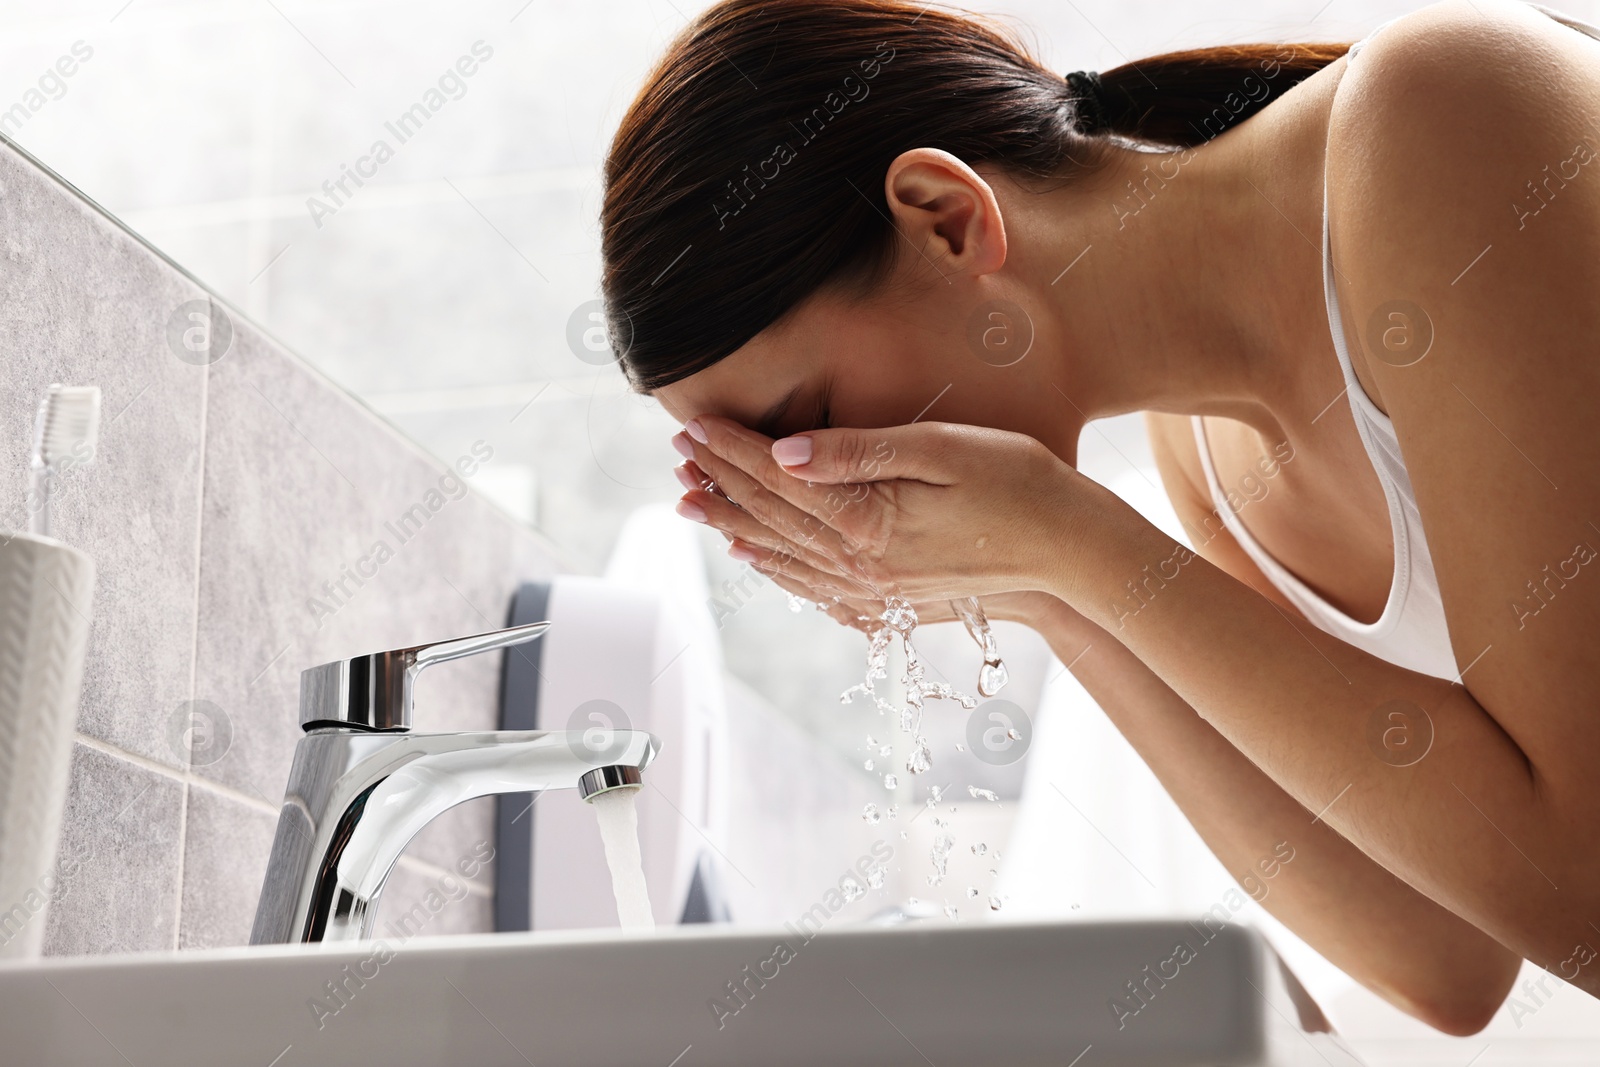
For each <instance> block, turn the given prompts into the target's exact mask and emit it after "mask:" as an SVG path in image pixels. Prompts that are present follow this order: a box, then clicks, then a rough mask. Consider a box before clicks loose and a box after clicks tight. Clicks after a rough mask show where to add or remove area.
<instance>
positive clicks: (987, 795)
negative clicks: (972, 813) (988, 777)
mask: <svg viewBox="0 0 1600 1067" xmlns="http://www.w3.org/2000/svg"><path fill="white" fill-rule="evenodd" d="M967 795H968V796H970V797H971V798H972V799H974V800H976V799H978V798H979V797H982V798H983V799H984V800H999V799H1000V798H999V797H997V796H995V795H994V791H993V790H990V789H979V788H978V787H977V786H975V785H969V786H967Z"/></svg>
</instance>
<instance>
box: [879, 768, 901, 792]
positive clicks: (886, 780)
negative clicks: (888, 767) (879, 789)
mask: <svg viewBox="0 0 1600 1067" xmlns="http://www.w3.org/2000/svg"><path fill="white" fill-rule="evenodd" d="M899 786H900V779H899V777H898V776H896V775H895V774H893V773H890V774H886V775H884V776H883V787H884V788H885V789H887V790H889V791H891V792H893V791H894V790H895V789H897V788H899Z"/></svg>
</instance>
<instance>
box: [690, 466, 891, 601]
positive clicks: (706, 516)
mask: <svg viewBox="0 0 1600 1067" xmlns="http://www.w3.org/2000/svg"><path fill="white" fill-rule="evenodd" d="M678 513H679V514H680V515H683V516H684V517H685V518H688V519H694V520H695V521H697V522H704V523H705V524H706V525H708V526H710V527H712V528H713V529H715V530H717V531H718V532H719V533H721V534H722V535H723V536H724V537H726V538H728V539H729V540H734V539H738V540H741V541H744V542H747V543H749V544H752V545H759V546H760V547H762V548H764V549H766V550H767V551H769V552H772V553H774V554H776V555H777V556H778V557H779V558H785V559H802V560H805V561H806V562H807V564H808V566H809V567H810V568H811V569H813V570H818V571H822V572H826V573H829V574H831V575H833V576H834V581H835V582H841V581H843V582H849V579H848V578H846V577H844V575H845V573H846V572H845V571H844V569H843V568H842V567H841V565H839V564H836V563H833V562H832V561H830V560H828V559H827V558H826V557H825V556H822V555H819V554H817V553H816V552H814V551H813V550H812V548H811V546H809V545H807V544H804V543H802V544H796V543H795V542H794V541H793V540H791V539H790V538H787V537H785V536H783V534H782V533H780V532H779V531H777V530H774V529H773V528H772V527H771V526H769V525H767V524H766V523H763V522H762V521H761V519H760V518H759V517H758V516H756V515H754V514H752V513H751V512H750V511H747V510H745V509H743V508H740V507H737V506H736V505H734V504H733V503H731V502H729V501H727V500H725V499H723V498H722V497H719V496H715V495H713V494H711V493H707V492H705V491H703V490H696V491H695V492H691V493H685V494H684V497H683V501H682V503H680V505H679V508H678ZM851 584H855V583H851ZM857 588H861V587H860V586H857Z"/></svg>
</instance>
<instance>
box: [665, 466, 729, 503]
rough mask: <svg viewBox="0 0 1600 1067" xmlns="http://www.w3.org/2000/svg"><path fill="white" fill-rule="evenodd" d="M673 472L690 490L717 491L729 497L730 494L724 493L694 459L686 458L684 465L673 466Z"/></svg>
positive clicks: (721, 495)
mask: <svg viewBox="0 0 1600 1067" xmlns="http://www.w3.org/2000/svg"><path fill="white" fill-rule="evenodd" d="M672 473H673V474H675V475H677V478H678V481H679V482H680V483H681V484H682V485H683V487H684V489H685V490H687V491H689V492H694V491H695V490H696V489H703V490H705V491H706V492H708V493H716V494H717V495H718V496H720V497H722V498H724V499H726V498H727V495H728V494H726V493H724V492H723V491H722V489H721V488H720V487H719V486H718V485H717V483H716V482H714V481H712V480H711V476H710V475H709V474H707V473H706V472H705V471H703V470H701V469H700V465H699V464H698V463H696V462H695V461H694V460H692V459H690V460H685V461H684V463H683V465H682V466H679V467H674V468H672Z"/></svg>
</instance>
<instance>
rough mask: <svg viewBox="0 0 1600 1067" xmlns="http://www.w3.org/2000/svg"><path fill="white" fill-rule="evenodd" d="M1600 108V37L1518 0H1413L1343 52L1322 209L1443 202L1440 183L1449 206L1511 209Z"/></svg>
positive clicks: (1588, 129) (1509, 213)
mask: <svg viewBox="0 0 1600 1067" xmlns="http://www.w3.org/2000/svg"><path fill="white" fill-rule="evenodd" d="M1597 115H1600V41H1596V40H1594V39H1592V38H1590V37H1588V36H1586V35H1585V34H1583V33H1581V32H1578V31H1577V30H1575V29H1573V28H1572V27H1570V26H1566V25H1563V24H1562V23H1561V22H1558V21H1557V20H1556V19H1554V18H1552V17H1550V16H1549V15H1546V14H1543V13H1541V12H1540V11H1538V10H1536V9H1534V8H1533V7H1531V6H1530V5H1529V4H1527V3H1523V2H1522V0H1443V2H1440V3H1434V4H1430V5H1428V6H1426V7H1423V8H1419V9H1418V10H1416V11H1413V12H1411V13H1410V14H1408V15H1404V16H1402V17H1400V18H1398V19H1396V20H1394V21H1393V22H1392V23H1390V24H1388V25H1386V26H1385V27H1384V28H1383V29H1382V30H1381V31H1379V32H1378V33H1376V34H1375V35H1374V36H1373V37H1372V39H1371V40H1370V41H1368V42H1367V43H1366V44H1365V45H1364V46H1363V47H1362V50H1361V51H1360V53H1359V54H1357V55H1356V56H1355V57H1354V58H1353V59H1351V60H1349V61H1348V63H1347V66H1346V69H1345V71H1344V74H1343V76H1342V78H1341V81H1340V84H1339V88H1338V92H1337V94H1336V95H1335V97H1334V103H1333V109H1332V112H1331V113H1330V115H1329V118H1328V142H1327V147H1328V159H1327V181H1328V191H1329V200H1330V206H1329V213H1330V216H1332V217H1334V218H1336V219H1337V218H1338V217H1339V215H1340V212H1339V211H1338V210H1337V209H1338V208H1339V207H1341V206H1345V207H1348V206H1350V205H1357V206H1360V207H1371V206H1383V207H1385V208H1388V207H1389V206H1390V205H1392V204H1395V203H1398V204H1399V205H1402V206H1410V205H1417V206H1426V205H1428V204H1441V203H1444V201H1443V200H1442V199H1441V194H1443V193H1445V192H1446V191H1448V192H1449V195H1451V196H1453V197H1459V198H1460V200H1459V201H1455V202H1451V203H1450V207H1451V208H1452V209H1458V208H1460V207H1461V206H1464V205H1472V206H1473V207H1475V208H1476V207H1477V206H1480V205H1481V206H1482V207H1483V208H1484V209H1488V210H1492V211H1493V212H1494V213H1495V214H1496V215H1498V216H1503V217H1505V218H1512V217H1513V215H1514V212H1515V210H1516V209H1515V208H1514V207H1513V202H1514V200H1515V199H1516V198H1517V197H1518V196H1519V195H1523V194H1526V193H1527V192H1529V191H1531V190H1530V189H1529V188H1528V183H1529V182H1538V181H1539V180H1540V179H1541V178H1542V177H1543V176H1544V175H1543V173H1542V168H1543V167H1544V165H1545V164H1547V163H1549V164H1551V165H1552V166H1554V165H1556V164H1559V163H1561V162H1562V161H1563V160H1565V159H1566V158H1567V157H1569V156H1570V155H1572V151H1573V148H1574V146H1575V145H1576V144H1577V143H1578V142H1579V141H1584V142H1585V143H1592V141H1591V140H1590V139H1591V138H1593V136H1594V135H1593V133H1592V130H1593V129H1594V119H1595V117H1596V116H1597ZM1552 153H1555V155H1552ZM1591 184H1594V185H1597V186H1600V182H1593V183H1591ZM1383 197H1391V198H1392V197H1400V198H1401V199H1400V200H1399V201H1398V202H1396V201H1393V200H1383V199H1381V198H1383ZM1539 203H1540V201H1539V200H1538V199H1534V200H1532V201H1531V202H1529V203H1528V204H1527V205H1526V206H1527V207H1529V208H1536V207H1537V206H1538V205H1539ZM1386 213H1387V214H1392V211H1388V212H1372V211H1366V212H1362V213H1361V214H1365V215H1373V214H1380V215H1381V214H1386ZM1452 228H1453V229H1457V230H1459V229H1460V227H1452ZM1480 247H1481V245H1480ZM1463 265H1464V264H1463Z"/></svg>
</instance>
